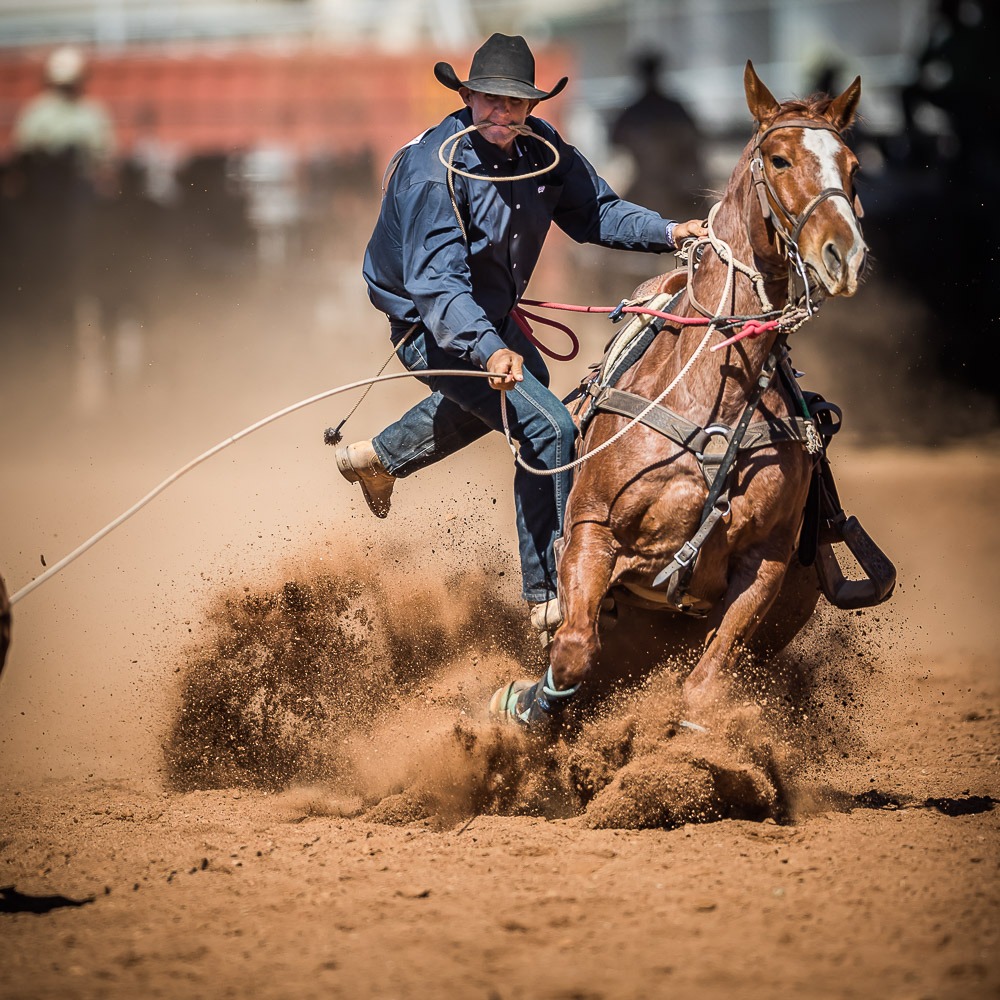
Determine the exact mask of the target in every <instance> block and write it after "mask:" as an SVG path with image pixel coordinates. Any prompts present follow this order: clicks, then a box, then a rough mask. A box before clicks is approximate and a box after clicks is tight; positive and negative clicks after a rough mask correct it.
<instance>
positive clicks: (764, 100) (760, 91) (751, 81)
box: [743, 59, 781, 124]
mask: <svg viewBox="0 0 1000 1000" xmlns="http://www.w3.org/2000/svg"><path fill="white" fill-rule="evenodd" d="M743 89H744V90H745V91H746V95H747V107H748V108H749V109H750V114H752V115H753V119H754V121H755V122H757V123H758V124H759V123H760V122H763V121H766V120H767V119H768V118H770V117H771V116H772V115H774V114H776V113H777V111H778V110H779V108H780V107H781V105H780V104H779V103H778V102H777V101H776V100H775V99H774V95H773V94H772V93H771V91H769V90H768V89H767V87H765V86H764V84H763V83H762V82H761V79H760V77H759V76H758V75H757V71H756V70H755V69H754V68H753V63H752V62H751V61H750V60H749V59H748V60H747V68H746V69H745V70H744V71H743Z"/></svg>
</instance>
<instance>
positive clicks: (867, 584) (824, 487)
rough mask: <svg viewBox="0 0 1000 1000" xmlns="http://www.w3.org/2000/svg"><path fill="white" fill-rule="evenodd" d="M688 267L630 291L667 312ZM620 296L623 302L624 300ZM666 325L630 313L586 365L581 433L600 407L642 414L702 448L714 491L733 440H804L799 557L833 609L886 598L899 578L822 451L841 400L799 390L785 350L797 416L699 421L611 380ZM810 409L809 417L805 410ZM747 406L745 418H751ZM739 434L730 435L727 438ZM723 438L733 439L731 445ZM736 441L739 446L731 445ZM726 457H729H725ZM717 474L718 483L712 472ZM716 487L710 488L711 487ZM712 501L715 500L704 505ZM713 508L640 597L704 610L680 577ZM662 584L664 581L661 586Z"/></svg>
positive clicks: (575, 398)
mask: <svg viewBox="0 0 1000 1000" xmlns="http://www.w3.org/2000/svg"><path fill="white" fill-rule="evenodd" d="M686 278H687V274H686V272H684V271H681V270H676V271H671V272H669V273H668V274H666V275H661V276H659V277H656V278H652V279H650V280H649V281H647V282H646V283H645V284H643V285H641V286H640V287H639V288H637V289H636V291H635V293H634V296H633V298H634V299H640V300H647V304H648V305H649V306H650V308H653V309H656V310H657V311H660V312H672V311H673V309H674V308H675V307H676V303H677V302H678V301H679V299H680V297H681V295H682V293H683V291H684V287H685V285H686ZM623 304H624V303H623ZM665 329H668V330H669V331H670V333H676V332H677V331H676V330H675V329H673V328H670V327H668V325H667V321H666V320H664V319H662V318H661V317H650V316H642V315H635V316H633V317H632V319H631V320H630V322H629V323H628V324H627V325H626V327H625V328H623V329H622V330H621V331H620V332H619V333H617V334H616V335H615V336H614V337H613V338H612V339H611V341H609V343H608V344H607V346H606V347H605V352H604V357H603V359H602V360H601V361H600V362H598V363H597V364H595V365H593V366H591V370H590V372H589V374H588V375H587V376H585V377H584V379H583V380H582V381H581V383H580V385H579V387H578V388H577V389H576V390H575V391H574V392H573V393H572V394H571V395H570V396H569V397H567V399H566V401H565V402H566V403H567V405H568V406H569V407H570V411H571V413H573V417H574V420H576V422H577V426H578V427H579V430H580V436H579V438H578V446H579V443H581V442H582V440H583V437H584V435H585V434H586V431H587V427H588V426H589V424H590V422H591V420H592V419H593V418H594V416H595V415H596V414H597V413H599V412H606V413H616V414H618V415H620V416H626V417H639V418H640V421H641V422H642V423H643V424H644V425H646V426H647V427H650V428H652V429H653V430H656V431H657V432H659V433H660V434H663V435H664V436H665V437H667V438H669V439H670V440H672V441H674V442H675V443H676V444H678V445H680V446H681V447H683V448H686V449H688V450H689V451H691V452H692V453H693V454H695V455H696V456H697V457H698V460H699V463H700V465H701V469H702V473H703V475H704V477H705V481H706V483H707V485H708V487H709V489H710V491H713V494H714V495H718V494H719V493H720V487H722V488H724V481H725V478H727V477H728V475H729V472H730V469H731V467H732V461H733V459H734V458H735V454H736V450H737V449H748V448H759V447H763V446H766V445H769V444H772V443H774V442H775V441H788V440H797V441H801V442H802V443H803V444H804V445H805V447H806V448H807V450H808V451H809V453H810V454H812V455H813V456H814V463H813V474H812V480H811V482H810V488H809V493H808V496H807V499H806V506H805V510H804V512H803V519H802V527H801V529H800V534H799V544H798V553H797V555H798V559H799V561H800V562H801V563H802V565H803V566H815V568H816V575H817V578H818V580H819V584H820V589H821V590H822V592H823V595H824V596H825V597H826V599H827V600H828V601H829V602H830V603H831V604H832V605H833V606H834V607H837V608H841V609H843V610H855V609H858V608H867V607H874V606H875V605H877V604H881V603H882V602H883V601H886V600H888V598H889V597H890V596H891V595H892V592H893V589H894V588H895V583H896V569H895V567H894V566H893V564H892V562H891V561H890V560H889V558H888V557H887V556H886V555H885V553H884V552H883V551H882V550H881V549H880V548H879V547H878V545H876V544H875V542H874V540H873V539H872V538H871V536H870V535H869V534H868V533H867V532H866V531H865V530H864V528H863V527H862V526H861V524H860V522H859V521H858V519H857V518H856V517H854V516H850V517H848V516H847V515H846V514H845V513H844V510H843V508H842V507H841V504H840V499H839V496H838V494H837V487H836V483H835V482H834V478H833V470H832V469H831V467H830V463H829V461H828V459H827V454H826V453H827V447H828V445H829V443H830V441H831V439H832V438H833V436H834V435H835V434H836V433H837V431H838V430H839V429H840V425H841V422H842V413H841V410H840V407H838V406H837V405H836V404H834V403H830V402H827V400H825V399H824V398H823V397H822V396H820V395H819V393H815V392H803V391H802V390H801V389H800V388H799V386H798V384H797V382H796V381H795V374H794V372H793V370H792V368H791V365H790V364H789V363H788V360H787V355H786V354H782V355H781V357H780V358H778V359H777V360H776V361H775V363H774V368H775V369H776V370H777V372H779V373H780V378H781V381H782V384H783V386H784V388H785V390H786V391H787V393H788V394H789V395H790V396H791V398H792V400H793V401H794V402H795V403H796V404H797V406H796V407H795V408H796V409H797V410H798V411H799V412H801V413H802V414H803V416H794V417H792V418H791V419H788V420H781V419H775V418H773V417H772V418H769V419H767V420H765V421H752V422H749V423H746V424H745V425H742V426H741V427H740V428H736V429H733V428H728V427H727V428H723V427H721V426H719V425H712V426H710V427H705V428H703V427H700V426H698V425H696V424H694V423H692V422H691V421H689V420H687V418H685V417H683V416H681V415H680V414H677V413H674V412H673V411H672V410H670V409H668V408H667V407H665V406H662V405H657V406H654V407H652V408H651V409H650V408H649V400H646V399H644V398H642V397H640V396H636V395H635V394H633V393H628V392H623V391H621V390H618V389H616V388H615V385H616V383H617V382H618V381H619V380H620V379H621V377H622V376H623V375H624V374H625V372H627V371H628V370H629V369H630V368H632V367H633V365H635V364H636V363H637V362H638V361H639V360H640V358H641V357H642V356H643V354H644V353H645V352H646V350H647V349H648V348H649V347H650V345H651V344H652V343H653V341H654V340H655V339H656V337H657V336H660V335H661V334H662V333H663V331H664V330H665ZM806 413H808V415H809V416H808V417H806V416H804V414H806ZM749 416H750V415H749V413H748V414H747V419H748V420H749ZM734 437H736V438H737V439H736V441H735V442H733V440H732V439H733V438H734ZM727 445H728V446H729V447H727ZM733 445H735V446H733ZM727 460H728V462H729V464H728V465H727V464H726V463H727ZM720 475H721V476H722V477H723V481H722V482H721V483H716V482H715V480H716V479H717V477H719V476H720ZM710 495H712V494H710ZM706 506H707V507H710V506H711V505H706ZM716 520H717V517H716V518H715V519H713V514H712V512H710V511H708V510H706V512H704V513H703V516H702V524H701V527H699V529H698V531H697V532H696V534H695V536H694V538H693V539H691V540H690V541H689V542H687V543H685V545H684V546H682V549H681V552H680V553H678V558H675V560H674V561H673V562H672V563H671V565H670V566H669V567H667V569H666V570H664V571H662V572H661V573H660V574H659V576H658V577H657V581H656V583H654V589H653V590H650V589H648V588H642V589H641V594H639V593H638V592H637V594H636V596H639V597H640V598H641V599H642V601H643V602H644V603H649V602H652V603H654V604H655V603H662V604H664V605H667V606H670V607H673V608H674V609H675V610H678V611H682V612H685V613H688V614H694V615H699V616H701V615H704V614H706V613H707V611H708V609H707V608H705V607H703V606H701V605H700V604H692V603H690V602H688V601H686V600H685V598H686V595H685V592H684V588H685V584H686V580H688V579H690V577H691V575H692V574H693V569H694V563H695V561H696V559H697V555H698V551H699V550H700V547H701V544H702V543H703V542H704V540H705V538H707V536H708V534H709V533H710V532H711V530H712V527H713V526H714V524H715V521H716ZM840 544H843V545H844V546H845V547H846V548H847V550H848V552H849V553H850V554H851V556H853V558H854V560H855V561H856V563H857V565H858V567H860V569H861V572H862V573H863V576H862V577H861V578H860V579H850V578H848V576H847V575H846V574H845V572H844V569H843V567H842V565H841V563H840V561H839V559H838V556H837V551H836V548H835V547H836V546H837V545H840ZM664 583H666V588H665V589H663V590H660V589H658V588H659V587H660V585H661V584H664Z"/></svg>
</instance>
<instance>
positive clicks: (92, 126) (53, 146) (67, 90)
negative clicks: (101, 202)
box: [13, 45, 115, 191]
mask: <svg viewBox="0 0 1000 1000" xmlns="http://www.w3.org/2000/svg"><path fill="white" fill-rule="evenodd" d="M85 76H86V61H85V59H84V56H83V53H82V52H81V51H80V50H79V49H77V48H74V47H72V46H69V45H66V46H63V47H62V48H58V49H56V50H55V51H54V52H53V53H52V54H51V55H50V56H49V58H48V60H47V61H46V63H45V89H44V91H43V92H42V93H40V94H38V96H36V97H34V98H32V99H31V100H30V101H29V102H28V104H27V105H25V107H24V109H23V110H22V111H21V113H20V114H19V115H18V116H17V120H16V121H15V123H14V132H13V143H14V149H15V151H16V152H17V153H18V154H20V155H22V156H45V157H49V158H51V159H60V158H67V159H69V160H71V161H72V168H73V169H74V171H75V172H76V174H77V175H78V178H77V179H79V180H82V181H85V182H86V183H89V184H92V185H94V186H95V187H98V188H100V189H102V190H104V191H107V190H108V185H109V182H110V178H111V172H112V164H113V161H114V154H115V135H114V128H113V126H112V124H111V118H110V116H109V115H108V113H107V111H105V109H104V107H103V105H101V104H99V103H98V102H97V101H95V100H93V99H91V98H87V97H84V96H83V89H84V82H85Z"/></svg>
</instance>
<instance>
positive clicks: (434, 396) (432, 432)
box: [336, 34, 706, 632]
mask: <svg viewBox="0 0 1000 1000" xmlns="http://www.w3.org/2000/svg"><path fill="white" fill-rule="evenodd" d="M434 75H435V76H436V77H437V79H438V81H439V82H440V83H442V84H443V85H444V86H445V87H448V88H449V89H451V90H456V91H458V93H459V96H460V97H461V98H462V101H463V103H464V105H465V107H464V108H462V109H460V110H458V111H455V112H454V113H452V114H450V115H448V116H447V117H446V118H445V119H444V121H442V122H441V123H440V124H439V125H437V126H435V127H433V128H431V129H429V130H428V131H427V132H425V133H424V134H423V135H422V136H420V137H419V138H417V139H415V140H413V142H411V143H410V144H409V145H408V146H406V147H404V148H403V150H402V151H401V154H398V160H395V159H394V164H395V169H394V172H393V173H392V175H391V178H390V180H389V182H388V185H387V188H386V191H385V197H384V199H383V202H382V208H381V211H380V213H379V218H378V222H377V223H376V226H375V231H374V233H373V235H372V238H371V241H370V242H369V244H368V248H367V251H366V253H365V261H364V277H365V281H366V282H367V283H368V290H369V297H370V298H371V301H372V303H373V304H374V305H375V306H376V307H377V308H378V309H379V310H381V311H382V312H384V313H385V314H386V315H387V316H388V319H389V328H390V337H391V339H392V343H393V344H394V345H395V347H396V354H397V356H398V357H399V359H400V361H402V363H403V364H404V365H405V366H406V367H407V368H408V369H410V370H411V371H414V372H419V371H426V370H431V369H453V370H454V369H459V370H468V371H470V372H484V371H485V372H488V373H489V377H488V378H484V377H476V378H468V379H464V378H455V377H440V376H437V377H436V376H427V377H425V378H423V379H422V381H424V382H425V383H426V384H427V386H428V387H429V388H430V390H431V395H430V396H428V397H426V398H425V399H424V400H423V401H422V402H420V403H418V404H417V405H416V406H414V407H413V408H412V409H410V410H409V411H408V412H407V413H405V414H404V415H403V416H402V417H401V418H400V419H399V420H397V421H396V422H395V423H393V424H391V425H390V426H388V427H386V428H385V430H383V431H382V432H381V433H380V434H378V435H377V436H376V437H375V438H374V439H373V440H371V441H362V442H359V443H356V444H352V445H342V446H340V447H338V449H337V454H336V457H337V466H338V468H339V470H340V472H341V473H342V474H343V476H344V477H345V478H346V479H347V480H348V481H349V482H358V483H360V485H361V490H362V492H363V494H364V497H365V500H366V501H367V503H368V506H369V508H370V509H371V511H372V512H373V513H374V514H375V515H376V516H378V517H385V516H386V515H387V514H388V512H389V505H390V497H391V494H392V491H393V487H394V485H395V483H396V480H397V479H402V478H404V477H406V476H409V475H411V474H412V473H414V472H416V471H417V470H418V469H422V468H425V467H426V466H428V465H431V464H432V463H434V462H438V461H440V460H441V459H443V458H445V457H446V456H448V455H451V454H453V453H454V452H456V451H458V450H459V449H461V448H464V447H465V446H466V445H468V444H471V443H472V442H473V441H475V440H477V439H478V438H480V437H482V436H483V435H484V434H486V433H487V432H488V431H490V430H496V431H501V430H502V429H503V420H502V415H501V404H502V403H503V405H505V406H506V410H507V419H508V424H509V428H510V433H511V436H512V437H513V438H514V439H515V440H516V441H517V442H518V443H519V446H520V453H521V456H522V457H523V459H524V460H525V462H526V464H527V465H529V466H532V467H535V468H540V469H546V470H554V469H560V468H562V467H564V466H566V465H567V464H568V463H569V462H570V461H571V460H572V457H573V447H574V438H575V434H576V428H575V426H574V424H573V421H572V419H571V417H570V414H569V412H568V410H567V409H566V407H565V406H564V404H563V403H562V402H561V401H560V400H559V398H558V397H557V396H556V395H555V394H553V393H552V392H551V391H550V390H549V389H548V383H549V373H548V370H547V369H546V367H545V362H544V361H543V360H542V357H541V355H540V354H539V352H538V350H537V348H536V347H535V346H534V345H533V344H532V343H531V342H530V341H529V340H528V339H527V337H526V336H525V335H524V334H523V333H522V332H521V330H520V328H519V327H518V325H517V324H516V322H515V320H514V319H513V318H512V316H511V310H512V309H514V307H515V306H516V305H517V304H518V302H519V300H520V298H521V296H522V295H523V294H524V291H525V289H526V288H527V285H528V281H529V279H530V278H531V273H532V271H533V270H534V267H535V264H536V262H537V261H538V257H539V254H540V252H541V249H542V244H543V243H544V241H545V236H546V234H547V232H548V229H549V226H550V225H551V223H553V222H555V224H556V225H557V226H559V228H560V229H562V230H563V231H564V232H566V233H567V234H568V235H569V236H571V237H572V238H573V239H575V240H576V241H577V242H580V243H596V244H599V245H601V246H607V247H614V248H618V249H623V250H636V251H643V252H647V253H648V252H654V253H663V252H666V251H670V250H673V249H675V248H676V247H677V246H678V245H679V244H680V242H681V241H682V240H684V239H686V238H688V237H697V236H702V235H704V234H705V232H706V230H705V229H704V227H703V226H702V224H701V222H700V221H697V220H691V221H688V222H674V221H668V220H667V219H664V218H662V217H661V216H660V215H658V214H656V213H655V212H652V211H650V210H648V209H645V208H641V207H640V206H638V205H634V204H631V203H630V202H626V201H623V200H622V199H621V198H619V197H618V195H617V194H615V192H614V191H612V190H611V188H610V187H609V186H608V185H607V183H606V182H605V181H604V180H602V179H601V178H600V177H599V176H598V175H597V173H596V172H595V170H594V168H593V167H592V166H591V164H590V163H588V161H587V160H586V159H585V158H584V157H583V156H582V155H581V154H580V153H579V152H578V151H577V150H576V149H575V148H574V147H573V146H571V145H569V144H568V143H567V142H566V141H565V140H564V139H563V138H562V137H561V136H560V135H559V133H558V132H557V131H556V130H555V129H554V128H553V127H552V126H551V125H550V124H549V123H548V122H546V121H544V120H543V119H541V118H536V117H533V116H532V114H531V113H532V112H533V111H534V109H535V107H536V105H537V104H538V103H539V102H540V101H545V100H548V99H549V98H551V97H554V96H555V95H556V94H558V93H559V92H560V91H562V89H563V88H564V87H565V86H566V83H567V78H566V77H563V78H562V79H561V80H559V82H558V83H557V84H556V85H555V86H554V87H552V89H551V90H548V91H546V90H542V89H539V88H538V87H536V86H535V60H534V57H533V55H532V53H531V50H530V49H529V48H528V45H527V43H526V42H525V40H524V39H523V38H522V37H521V36H519V35H518V36H513V37H511V36H508V35H502V34H494V35H492V36H490V38H489V39H488V40H487V41H486V42H485V43H484V44H483V45H482V47H481V48H480V49H478V51H477V52H476V53H475V55H474V56H473V59H472V67H471V69H470V72H469V76H468V79H466V80H459V78H458V75H457V74H456V73H455V71H454V69H453V68H452V67H451V66H450V65H449V64H448V63H444V62H439V63H438V64H437V65H436V66H435V67H434ZM443 161H444V162H443ZM446 162H448V163H449V164H450V165H449V166H446V165H445V163H446ZM496 390H505V391H504V392H498V391H496ZM569 488H570V475H569V472H568V471H561V472H557V473H556V474H554V475H547V476H539V475H535V474H532V473H528V472H526V471H525V470H524V469H522V468H521V467H520V466H517V468H516V471H515V474H514V500H515V510H516V520H517V533H518V540H519V548H520V560H521V574H522V591H523V597H524V599H525V600H526V601H528V602H529V603H530V604H531V605H532V606H533V609H532V621H533V623H534V624H535V626H536V628H538V629H539V631H542V632H546V631H548V630H549V629H553V628H554V627H555V625H557V624H558V620H559V615H558V600H557V595H556V564H555V556H554V552H553V546H554V543H555V541H556V540H557V539H558V538H559V536H560V534H561V531H562V521H563V513H564V510H565V506H566V499H567V496H568V494H569Z"/></svg>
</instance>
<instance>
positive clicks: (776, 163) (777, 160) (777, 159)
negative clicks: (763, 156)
mask: <svg viewBox="0 0 1000 1000" xmlns="http://www.w3.org/2000/svg"><path fill="white" fill-rule="evenodd" d="M771 166H772V167H774V169H775V170H784V169H785V167H790V166H791V164H790V163H789V162H788V160H786V159H785V158H784V157H783V156H772V157H771Z"/></svg>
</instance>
